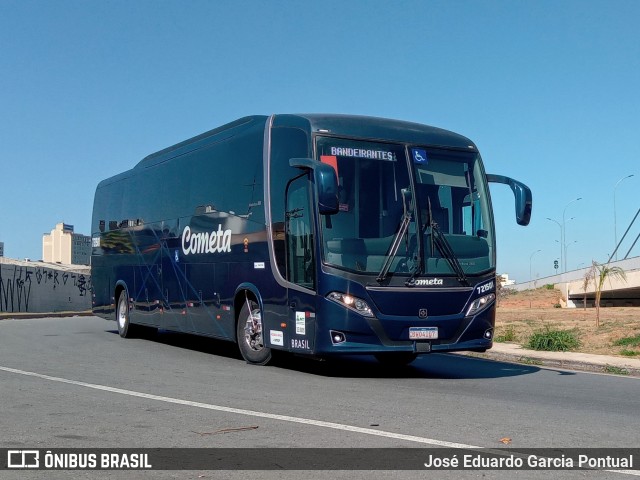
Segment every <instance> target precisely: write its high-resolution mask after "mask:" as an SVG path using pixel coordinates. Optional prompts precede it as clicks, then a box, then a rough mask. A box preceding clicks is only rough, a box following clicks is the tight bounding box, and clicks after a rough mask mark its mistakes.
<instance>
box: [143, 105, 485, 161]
mask: <svg viewBox="0 0 640 480" xmlns="http://www.w3.org/2000/svg"><path fill="white" fill-rule="evenodd" d="M268 118H269V117H267V116H265V115H253V116H248V117H243V118H240V119H238V120H235V121H233V122H230V123H227V124H225V125H222V126H220V127H218V128H214V129H213V130H209V131H207V132H204V133H202V134H200V135H197V136H195V137H192V138H190V139H188V140H185V141H183V142H180V143H178V144H176V145H173V146H171V147H168V148H165V149H163V150H160V151H158V152H156V153H152V154H151V155H148V156H147V157H145V158H144V159H142V160H141V161H140V162H139V163H138V164H137V165H136V167H135V168H137V169H139V168H146V167H150V166H153V165H157V164H158V163H162V162H164V161H166V160H169V159H170V158H173V157H176V156H179V155H182V154H184V153H187V152H189V151H192V150H195V149H198V148H201V147H204V146H206V145H210V144H211V143H217V142H219V141H222V140H225V139H228V138H231V137H232V136H235V135H238V134H241V133H243V132H246V131H247V130H249V129H252V128H255V127H256V126H258V125H260V126H261V127H264V125H265V124H266V121H267V120H268ZM273 125H274V126H280V127H285V126H287V127H299V128H303V129H305V130H307V131H309V132H310V133H326V134H328V135H336V136H342V137H353V138H362V139H368V140H385V141H395V142H403V143H413V144H418V145H429V146H440V147H453V148H465V149H474V150H475V148H476V146H475V145H474V143H473V142H472V141H471V140H469V139H468V138H466V137H464V136H462V135H458V134H457V133H453V132H450V131H448V130H443V129H441V128H436V127H431V126H428V125H422V124H420V123H413V122H405V121H402V120H392V119H387V118H378V117H367V116H360V115H343V114H321V113H312V114H277V115H274V116H273Z"/></svg>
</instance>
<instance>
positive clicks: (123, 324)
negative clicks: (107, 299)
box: [116, 290, 138, 338]
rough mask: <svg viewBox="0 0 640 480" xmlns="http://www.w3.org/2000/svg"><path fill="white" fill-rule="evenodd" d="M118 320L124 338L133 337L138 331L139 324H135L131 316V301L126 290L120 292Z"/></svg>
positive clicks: (117, 308)
mask: <svg viewBox="0 0 640 480" xmlns="http://www.w3.org/2000/svg"><path fill="white" fill-rule="evenodd" d="M116 322H117V323H118V333H119V334H120V336H121V337H122V338H132V337H134V336H135V335H136V333H137V332H138V328H137V325H133V324H132V323H131V320H130V317H129V301H128V295H127V291H126V290H123V291H122V292H120V295H119V296H118V305H117V307H116Z"/></svg>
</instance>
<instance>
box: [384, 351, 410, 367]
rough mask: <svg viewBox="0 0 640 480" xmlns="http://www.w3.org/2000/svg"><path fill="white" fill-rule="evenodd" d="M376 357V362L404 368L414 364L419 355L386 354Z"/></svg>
mask: <svg viewBox="0 0 640 480" xmlns="http://www.w3.org/2000/svg"><path fill="white" fill-rule="evenodd" d="M374 356H375V357H376V360H378V361H379V362H380V363H382V364H384V365H389V366H390V367H402V366H404V365H409V364H410V363H411V362H413V361H414V360H415V359H416V358H417V357H418V354H417V353H413V352H385V353H376V354H375V355H374Z"/></svg>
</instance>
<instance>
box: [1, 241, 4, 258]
mask: <svg viewBox="0 0 640 480" xmlns="http://www.w3.org/2000/svg"><path fill="white" fill-rule="evenodd" d="M0 257H4V242H0Z"/></svg>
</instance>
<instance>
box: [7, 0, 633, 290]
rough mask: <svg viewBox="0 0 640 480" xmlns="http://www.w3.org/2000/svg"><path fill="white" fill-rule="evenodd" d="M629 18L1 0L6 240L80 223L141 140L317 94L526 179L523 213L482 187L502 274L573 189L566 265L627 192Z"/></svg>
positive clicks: (624, 214) (602, 252) (600, 4)
mask: <svg viewBox="0 0 640 480" xmlns="http://www.w3.org/2000/svg"><path fill="white" fill-rule="evenodd" d="M639 20H640V2H638V1H635V0H630V1H622V0H614V1H610V0H609V1H588V0H580V1H569V0H567V1H544V0H543V1H517V0H509V1H463V0H458V1H448V0H447V1H432V0H422V1H401V0H396V1H376V0H368V1H364V0H363V1H354V0H351V1H349V0H337V1H334V0H324V1H322V2H310V1H308V2H307V1H281V0H270V1H241V0H235V1H226V0H211V1H189V0H186V1H184V0H182V1H140V0H137V1H136V0H133V1H132V0H127V1H66V0H58V1H51V2H50V1H44V0H42V1H35V2H34V1H29V0H17V1H14V0H0V46H1V47H0V72H2V73H1V74H0V188H1V190H0V191H1V192H2V193H1V196H0V198H1V200H0V241H4V243H5V256H8V257H12V258H24V257H30V258H31V259H39V258H41V257H42V234H43V233H45V232H48V231H49V230H51V229H52V228H53V227H54V225H55V224H56V223H58V222H61V221H64V222H65V223H70V224H72V225H74V226H75V230H76V232H79V233H84V234H90V231H89V230H90V222H91V208H92V202H93V194H94V191H95V187H96V185H97V183H98V181H100V180H101V179H103V178H106V177H109V176H111V175H114V174H116V173H119V172H121V171H124V170H126V169H128V168H130V167H132V166H133V165H134V164H135V163H137V162H138V161H139V160H140V159H141V158H143V157H144V156H146V155H148V154H149V153H152V152H155V151H157V150H160V149H162V148H164V147H167V146H170V145H172V144H174V143H177V142H179V141H181V140H184V139H186V138H189V137H191V136H194V135H196V134H199V133H201V132H204V131H206V130H209V129H211V128H214V127H216V126H219V125H221V124H223V123H226V122H228V121H232V120H234V119H236V118H239V117H242V116H244V115H248V114H271V113H288V112H331V113H353V114H364V115H374V116H380V117H389V118H398V119H403V120H410V121H415V122H420V123H425V124H429V125H434V126H438V127H442V128H446V129H449V130H453V131H455V132H458V133H461V134H463V135H466V136H468V137H469V138H471V139H472V140H473V141H474V142H475V143H476V144H477V145H478V147H479V148H480V151H481V152H482V155H483V158H484V161H485V166H486V169H487V171H488V172H490V173H497V174H503V175H509V176H512V177H514V178H517V179H519V180H521V181H523V182H525V183H527V184H528V185H529V186H530V187H531V189H532V190H533V195H534V209H533V218H532V221H531V224H530V225H529V226H528V227H520V226H518V225H516V223H515V218H514V207H513V197H512V194H511V191H510V190H509V189H508V187H504V186H500V185H494V186H493V187H492V197H493V201H494V208H495V212H496V223H497V235H498V270H499V271H500V272H508V273H510V274H511V276H512V277H515V278H516V279H517V280H519V281H525V280H527V279H528V277H529V272H530V270H531V271H532V273H533V276H534V277H535V276H540V277H544V276H547V275H551V274H552V273H554V270H553V260H554V259H557V258H558V257H559V254H560V245H559V243H558V242H557V241H559V240H560V228H559V227H558V225H557V224H554V223H553V222H551V221H549V220H547V217H551V218H553V219H555V220H556V221H558V222H560V223H561V222H562V216H563V212H565V206H567V204H569V202H571V201H572V200H574V199H575V198H578V197H581V198H582V200H580V201H577V202H574V203H571V204H569V206H568V207H566V212H565V218H566V219H567V222H566V233H567V244H568V247H567V252H568V256H567V260H568V267H569V269H573V268H575V267H576V266H578V265H579V264H581V263H583V264H584V265H588V264H589V263H590V262H591V260H592V259H594V260H597V261H600V262H603V261H605V260H606V258H607V255H608V254H610V253H611V252H612V250H613V246H614V232H613V226H614V218H613V217H614V185H615V184H616V182H617V181H618V180H619V179H620V178H622V177H625V176H626V175H630V174H635V176H634V177H632V178H629V179H626V180H624V181H623V182H621V183H620V184H619V185H618V188H617V189H616V190H615V191H616V207H617V208H616V217H617V226H618V238H620V237H621V236H622V233H623V232H624V229H626V227H627V226H628V224H629V222H630V221H631V219H632V218H633V216H634V215H635V213H636V212H637V210H638V208H639V207H640V201H639V200H638V196H637V195H636V192H638V191H639V190H640V167H639V165H640V152H639V150H640V146H639V145H640V143H639V141H640V35H639V34H638V27H637V25H638V21H639ZM569 219H571V220H569ZM638 233H640V225H639V226H636V227H634V228H632V230H631V232H630V233H629V237H630V238H628V240H627V241H626V243H625V244H624V245H623V247H622V250H623V254H624V253H626V251H627V250H628V249H629V247H630V246H631V243H632V241H633V239H635V237H636V235H638ZM573 242H577V243H573ZM539 249H540V250H541V251H540V252H538V253H535V254H534V255H533V258H532V257H531V255H532V254H533V253H534V252H536V251H537V250H539ZM637 255H640V245H636V247H635V248H634V250H633V251H632V256H637Z"/></svg>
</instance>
